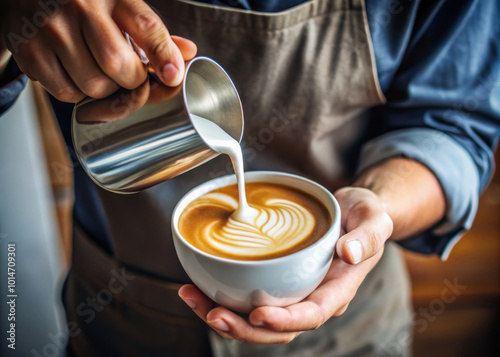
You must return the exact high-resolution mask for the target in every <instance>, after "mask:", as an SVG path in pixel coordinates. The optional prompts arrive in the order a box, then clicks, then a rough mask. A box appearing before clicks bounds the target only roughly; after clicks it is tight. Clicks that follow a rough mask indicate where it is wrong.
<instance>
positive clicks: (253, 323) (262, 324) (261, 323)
mask: <svg viewBox="0 0 500 357" xmlns="http://www.w3.org/2000/svg"><path fill="white" fill-rule="evenodd" d="M252 325H254V326H259V327H262V326H264V325H265V324H264V321H256V322H252Z"/></svg>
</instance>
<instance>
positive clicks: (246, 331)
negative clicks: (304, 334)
mask: <svg viewBox="0 0 500 357" xmlns="http://www.w3.org/2000/svg"><path fill="white" fill-rule="evenodd" d="M207 323H208V324H209V325H210V326H211V327H212V328H214V329H215V330H216V331H218V332H219V331H222V332H223V333H224V334H226V335H229V336H231V337H232V338H234V339H237V340H240V341H245V342H250V343H265V344H270V343H279V344H282V343H288V342H290V341H292V340H293V339H294V338H295V337H297V336H298V335H299V334H300V333H301V332H277V331H273V330H270V329H267V328H263V327H257V326H253V325H251V324H249V323H248V322H247V321H246V320H245V319H244V318H242V317H241V316H238V315H237V314H235V313H234V312H231V311H229V310H227V309H225V308H223V307H217V308H215V309H213V310H211V311H210V312H209V313H208V314H207Z"/></svg>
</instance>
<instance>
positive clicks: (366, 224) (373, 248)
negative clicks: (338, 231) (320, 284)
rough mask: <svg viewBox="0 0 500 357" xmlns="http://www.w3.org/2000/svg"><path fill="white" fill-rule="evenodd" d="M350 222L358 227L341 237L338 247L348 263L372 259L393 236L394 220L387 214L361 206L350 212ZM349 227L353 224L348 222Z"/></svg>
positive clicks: (341, 256) (342, 257)
mask: <svg viewBox="0 0 500 357" xmlns="http://www.w3.org/2000/svg"><path fill="white" fill-rule="evenodd" d="M348 220H353V221H354V222H355V223H354V224H357V227H356V228H354V229H352V230H351V231H348V232H347V233H346V234H344V235H343V236H342V237H340V239H339V240H338V241H337V245H336V251H337V254H338V255H339V256H340V258H341V259H342V260H344V261H345V262H346V263H349V264H358V263H360V262H361V261H364V260H366V259H369V258H371V257H372V256H373V255H375V254H376V253H377V252H378V251H379V250H381V249H383V246H384V244H385V241H386V240H387V239H388V238H389V237H390V236H391V233H392V220H391V218H390V217H389V215H388V214H387V213H385V212H382V211H379V210H376V209H371V208H369V207H368V208H367V207H363V208H362V207H361V206H360V207H359V208H356V209H354V210H351V212H349V217H348ZM347 225H348V226H352V225H353V223H352V222H349V221H348V222H347Z"/></svg>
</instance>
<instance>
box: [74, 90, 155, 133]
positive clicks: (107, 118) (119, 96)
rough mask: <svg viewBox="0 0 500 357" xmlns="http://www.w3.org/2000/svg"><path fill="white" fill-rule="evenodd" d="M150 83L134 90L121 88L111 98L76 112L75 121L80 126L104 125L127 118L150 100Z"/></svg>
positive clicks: (95, 101) (95, 102) (91, 103)
mask: <svg viewBox="0 0 500 357" xmlns="http://www.w3.org/2000/svg"><path fill="white" fill-rule="evenodd" d="M148 94H149V81H145V82H144V83H143V84H142V85H141V86H139V87H138V88H136V89H134V90H131V91H130V90H128V89H124V88H121V89H119V90H118V91H116V92H114V93H113V94H111V95H110V96H108V97H106V98H103V99H100V100H94V101H91V102H88V103H85V105H82V106H80V107H79V109H78V110H77V111H75V119H76V121H77V122H78V123H80V124H91V125H93V124H102V123H109V122H113V121H117V120H120V119H123V118H125V117H126V116H127V115H129V114H130V113H132V112H134V111H136V110H137V109H139V108H141V107H142V106H143V105H144V104H145V103H146V101H147V100H148Z"/></svg>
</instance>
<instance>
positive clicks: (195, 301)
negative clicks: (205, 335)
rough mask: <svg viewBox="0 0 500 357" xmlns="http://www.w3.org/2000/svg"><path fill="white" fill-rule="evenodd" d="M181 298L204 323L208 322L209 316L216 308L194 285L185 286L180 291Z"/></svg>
mask: <svg viewBox="0 0 500 357" xmlns="http://www.w3.org/2000/svg"><path fill="white" fill-rule="evenodd" d="M179 297H180V298H181V299H182V300H183V301H184V302H185V303H186V304H187V305H188V306H189V307H190V308H191V309H193V311H194V312H195V313H196V315H198V316H199V317H200V318H201V319H203V320H204V321H206V320H207V314H208V312H209V311H210V310H212V309H213V308H214V306H215V303H214V302H213V301H212V300H210V299H209V298H208V297H207V296H206V295H205V294H203V292H201V290H200V289H198V288H197V287H196V286H194V285H192V284H187V285H183V286H182V287H181V288H180V289H179Z"/></svg>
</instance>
